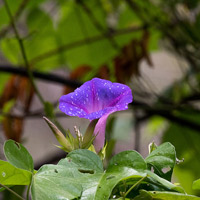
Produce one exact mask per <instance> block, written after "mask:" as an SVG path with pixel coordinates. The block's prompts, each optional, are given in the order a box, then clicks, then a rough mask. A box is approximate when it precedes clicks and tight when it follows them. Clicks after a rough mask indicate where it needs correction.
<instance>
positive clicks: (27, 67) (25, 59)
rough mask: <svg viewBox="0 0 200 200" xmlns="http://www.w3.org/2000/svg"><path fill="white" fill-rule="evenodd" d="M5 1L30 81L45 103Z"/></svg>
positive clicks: (5, 0)
mask: <svg viewBox="0 0 200 200" xmlns="http://www.w3.org/2000/svg"><path fill="white" fill-rule="evenodd" d="M3 1H4V5H5V8H6V12H7V14H8V16H9V18H10V21H11V22H10V23H11V25H12V28H13V31H14V33H15V36H16V38H17V41H18V43H19V47H20V49H21V53H22V57H23V60H24V64H25V67H26V69H27V73H28V76H29V79H30V82H31V84H32V86H33V88H34V90H35V92H36V94H37V96H38V98H39V99H40V101H41V102H42V104H44V103H45V101H44V99H43V97H42V95H41V94H40V92H39V90H38V88H37V86H36V84H35V81H34V77H33V74H32V71H31V67H30V65H29V62H28V59H27V55H26V51H25V47H24V43H23V39H22V38H21V37H20V34H19V32H18V30H17V27H16V24H15V20H14V18H13V16H12V13H11V10H10V8H9V5H8V3H7V0H3Z"/></svg>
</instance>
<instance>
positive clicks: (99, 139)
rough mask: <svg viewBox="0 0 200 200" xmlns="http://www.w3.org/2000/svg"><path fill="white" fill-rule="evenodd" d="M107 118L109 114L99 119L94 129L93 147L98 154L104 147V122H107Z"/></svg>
mask: <svg viewBox="0 0 200 200" xmlns="http://www.w3.org/2000/svg"><path fill="white" fill-rule="evenodd" d="M108 116H109V114H108V115H105V116H103V117H101V118H100V119H99V121H98V122H97V124H96V127H95V129H94V134H95V135H96V138H95V140H94V147H95V150H96V152H99V151H100V150H101V149H102V148H103V146H104V142H105V131H106V121H107V118H108Z"/></svg>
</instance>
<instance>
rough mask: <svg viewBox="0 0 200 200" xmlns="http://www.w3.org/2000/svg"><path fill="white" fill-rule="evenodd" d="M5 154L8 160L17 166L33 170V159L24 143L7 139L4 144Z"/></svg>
mask: <svg viewBox="0 0 200 200" xmlns="http://www.w3.org/2000/svg"><path fill="white" fill-rule="evenodd" d="M4 154H5V156H6V159H7V160H8V162H9V163H11V164H12V165H14V166H15V167H17V168H20V169H24V170H27V171H30V172H33V159H32V157H31V155H30V154H29V152H28V151H27V149H26V148H25V147H24V146H23V145H22V144H19V143H18V142H15V141H13V140H7V141H6V142H5V144H4Z"/></svg>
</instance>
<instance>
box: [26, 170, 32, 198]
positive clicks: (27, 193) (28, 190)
mask: <svg viewBox="0 0 200 200" xmlns="http://www.w3.org/2000/svg"><path fill="white" fill-rule="evenodd" d="M32 181H33V173H32V175H31V182H30V184H29V186H28V189H27V192H26V200H29V193H30V188H31V184H32Z"/></svg>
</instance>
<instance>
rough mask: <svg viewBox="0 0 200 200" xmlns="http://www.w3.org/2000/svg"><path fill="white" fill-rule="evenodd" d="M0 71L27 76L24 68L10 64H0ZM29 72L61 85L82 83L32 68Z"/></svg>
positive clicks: (73, 86) (36, 76) (76, 85)
mask: <svg viewBox="0 0 200 200" xmlns="http://www.w3.org/2000/svg"><path fill="white" fill-rule="evenodd" d="M0 71H1V72H6V73H11V74H17V75H20V76H24V77H29V75H28V72H27V70H26V69H24V68H21V67H11V66H6V65H4V66H1V65H0ZM31 72H32V74H33V76H34V77H35V78H38V79H41V80H45V81H48V82H55V83H59V84H62V85H67V86H70V87H72V88H74V89H75V88H77V87H79V86H81V84H82V83H81V82H79V81H74V80H70V79H67V78H64V77H62V76H58V75H55V74H52V73H42V72H38V71H33V70H31Z"/></svg>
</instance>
